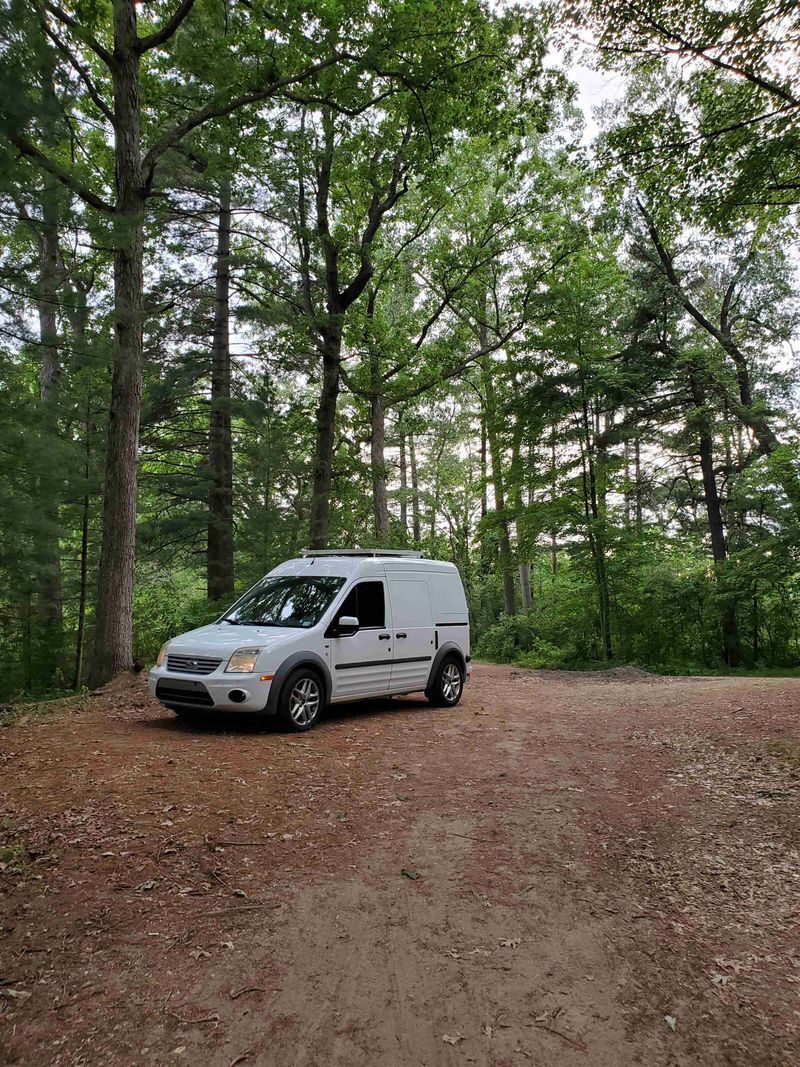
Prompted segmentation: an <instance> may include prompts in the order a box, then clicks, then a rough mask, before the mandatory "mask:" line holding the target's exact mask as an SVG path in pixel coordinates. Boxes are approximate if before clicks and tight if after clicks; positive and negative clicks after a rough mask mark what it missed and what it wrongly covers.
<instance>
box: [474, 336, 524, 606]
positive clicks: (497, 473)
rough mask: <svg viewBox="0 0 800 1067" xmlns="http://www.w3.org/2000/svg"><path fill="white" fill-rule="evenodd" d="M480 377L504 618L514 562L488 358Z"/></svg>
mask: <svg viewBox="0 0 800 1067" xmlns="http://www.w3.org/2000/svg"><path fill="white" fill-rule="evenodd" d="M481 333H482V334H483V333H485V327H483V326H482V327H481ZM485 344H486V339H485V337H484V336H482V337H481V346H483V345H485ZM481 375H482V378H483V394H484V398H485V402H486V439H487V443H488V446H489V460H490V462H491V468H492V474H491V478H492V485H493V487H494V508H495V513H496V514H497V525H498V529H499V537H498V551H499V564H500V573H501V576H502V579H503V604H504V607H505V611H506V614H507V615H513V614H514V613H515V612H516V610H517V596H516V589H515V588H514V572H513V559H512V553H511V534H510V532H509V528H508V519H507V517H506V513H505V512H506V499H505V487H504V479H503V457H502V451H501V449H500V441H499V440H498V436H497V422H496V418H497V412H496V402H495V393H494V382H493V381H492V368H491V364H490V362H489V359H488V357H484V358H483V359H482V360H481Z"/></svg>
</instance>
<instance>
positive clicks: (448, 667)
mask: <svg viewBox="0 0 800 1067" xmlns="http://www.w3.org/2000/svg"><path fill="white" fill-rule="evenodd" d="M463 692H464V668H463V667H462V666H461V664H460V663H459V662H458V660H457V659H456V658H455V656H445V658H444V659H443V660H442V662H441V663H440V664H439V668H438V670H437V671H436V674H435V675H434V678H433V682H432V683H431V685H430V686H429V687H428V689H426V690H425V696H426V697H427V698H428V700H429V701H430V702H431V704H433V706H434V707H435V708H452V707H455V705H456V704H457V703H458V702H459V700H460V699H461V694H462V693H463Z"/></svg>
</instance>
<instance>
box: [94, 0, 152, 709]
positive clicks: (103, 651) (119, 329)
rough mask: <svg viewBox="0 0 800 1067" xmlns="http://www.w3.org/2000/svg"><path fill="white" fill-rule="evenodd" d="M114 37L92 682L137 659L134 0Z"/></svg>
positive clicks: (139, 229)
mask: <svg viewBox="0 0 800 1067" xmlns="http://www.w3.org/2000/svg"><path fill="white" fill-rule="evenodd" d="M114 41H115V48H114V55H115V63H114V68H113V80H114V116H115V125H116V138H115V163H116V193H117V199H116V208H115V214H114V367H113V373H112V379H111V405H110V409H109V418H108V447H107V452H106V469H105V486H104V493H103V539H102V547H101V551H100V571H99V582H98V593H97V610H96V614H95V638H94V649H93V653H92V667H91V671H90V675H89V678H90V681H89V684H90V686H91V687H92V688H95V687H96V686H98V685H102V684H103V683H104V682H107V681H108V680H109V679H110V678H113V677H114V676H115V675H116V674H119V673H120V672H121V671H124V670H127V669H129V668H130V667H131V666H132V664H133V619H132V609H133V570H134V559H135V551H136V486H137V460H138V447H139V419H140V413H141V402H142V372H143V366H142V362H143V343H142V304H143V299H142V294H143V284H144V277H143V262H142V261H143V253H144V192H143V182H142V157H141V137H140V106H139V53H138V50H137V47H136V8H135V3H134V0H115V3H114Z"/></svg>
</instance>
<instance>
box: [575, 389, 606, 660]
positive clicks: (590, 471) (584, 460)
mask: <svg viewBox="0 0 800 1067" xmlns="http://www.w3.org/2000/svg"><path fill="white" fill-rule="evenodd" d="M581 403H582V415H583V437H584V439H583V448H582V450H581V464H582V471H583V506H584V514H585V517H586V534H587V540H588V542H589V551H590V553H591V556H592V563H593V565H594V572H595V586H596V589H597V610H598V616H599V621H600V652H601V655H602V658H603V659H604V660H609V659H613V657H614V647H613V642H612V639H611V597H610V595H609V590H608V569H607V567H606V543H605V532H606V531H605V525H606V516H605V512H604V510H603V508H602V507H601V497H600V496H599V494H598V477H597V467H596V464H595V449H596V444H595V441H596V437H595V438H593V436H592V426H593V424H594V430H595V434H596V432H597V428H598V424H597V421H596V419H592V417H591V415H590V412H589V401H588V398H587V395H586V390H585V388H584V385H583V381H581Z"/></svg>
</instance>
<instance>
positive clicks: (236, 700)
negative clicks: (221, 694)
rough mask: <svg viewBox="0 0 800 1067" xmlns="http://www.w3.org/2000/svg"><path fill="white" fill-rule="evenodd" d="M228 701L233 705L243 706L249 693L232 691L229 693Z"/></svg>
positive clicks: (237, 690) (242, 690)
mask: <svg viewBox="0 0 800 1067" xmlns="http://www.w3.org/2000/svg"><path fill="white" fill-rule="evenodd" d="M228 700H230V702H231V703H232V704H241V703H242V702H243V701H245V700H247V693H245V691H244V689H231V691H230V693H228Z"/></svg>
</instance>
